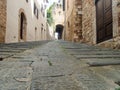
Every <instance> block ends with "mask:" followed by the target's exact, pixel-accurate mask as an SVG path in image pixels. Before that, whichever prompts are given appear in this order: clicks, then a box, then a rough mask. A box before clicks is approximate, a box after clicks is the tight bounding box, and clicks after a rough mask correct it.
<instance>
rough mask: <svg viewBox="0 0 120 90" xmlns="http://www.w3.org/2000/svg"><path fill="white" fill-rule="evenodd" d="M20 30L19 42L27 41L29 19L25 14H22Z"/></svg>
mask: <svg viewBox="0 0 120 90" xmlns="http://www.w3.org/2000/svg"><path fill="white" fill-rule="evenodd" d="M19 18H20V20H19V22H20V24H19V26H20V28H19V29H20V30H19V41H20V42H22V41H26V31H27V19H26V16H25V14H24V12H21V13H20V17H19Z"/></svg>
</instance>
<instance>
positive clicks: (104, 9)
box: [96, 0, 113, 43]
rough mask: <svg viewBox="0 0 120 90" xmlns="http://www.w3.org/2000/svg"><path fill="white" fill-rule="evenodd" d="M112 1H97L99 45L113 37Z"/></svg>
mask: <svg viewBox="0 0 120 90" xmlns="http://www.w3.org/2000/svg"><path fill="white" fill-rule="evenodd" d="M112 21H113V20H112V0H96V25H97V43H100V42H103V41H105V40H109V39H111V38H112V37H113V22H112Z"/></svg>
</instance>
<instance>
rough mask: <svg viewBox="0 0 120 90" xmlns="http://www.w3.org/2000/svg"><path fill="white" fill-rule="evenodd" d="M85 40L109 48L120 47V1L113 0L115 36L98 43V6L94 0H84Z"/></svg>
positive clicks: (83, 28)
mask: <svg viewBox="0 0 120 90" xmlns="http://www.w3.org/2000/svg"><path fill="white" fill-rule="evenodd" d="M82 12H83V15H82V35H83V42H85V43H88V44H94V45H97V46H102V47H107V48H120V1H119V0H112V13H113V38H112V39H110V40H106V41H103V42H101V43H98V44H97V43H96V7H95V3H94V1H93V0H82Z"/></svg>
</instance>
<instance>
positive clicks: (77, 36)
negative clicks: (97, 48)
mask: <svg viewBox="0 0 120 90" xmlns="http://www.w3.org/2000/svg"><path fill="white" fill-rule="evenodd" d="M68 1H69V2H67V4H68V5H66V6H67V7H66V9H67V10H66V23H65V24H66V40H69V41H74V42H79V41H80V40H81V39H82V11H81V10H82V5H81V4H82V3H81V0H68ZM69 4H70V6H69ZM68 7H69V8H68Z"/></svg>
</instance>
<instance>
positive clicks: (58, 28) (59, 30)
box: [55, 24, 64, 39]
mask: <svg viewBox="0 0 120 90" xmlns="http://www.w3.org/2000/svg"><path fill="white" fill-rule="evenodd" d="M63 28H64V26H63V25H60V24H58V25H56V30H55V33H56V35H57V36H56V38H57V39H62V34H63Z"/></svg>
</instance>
